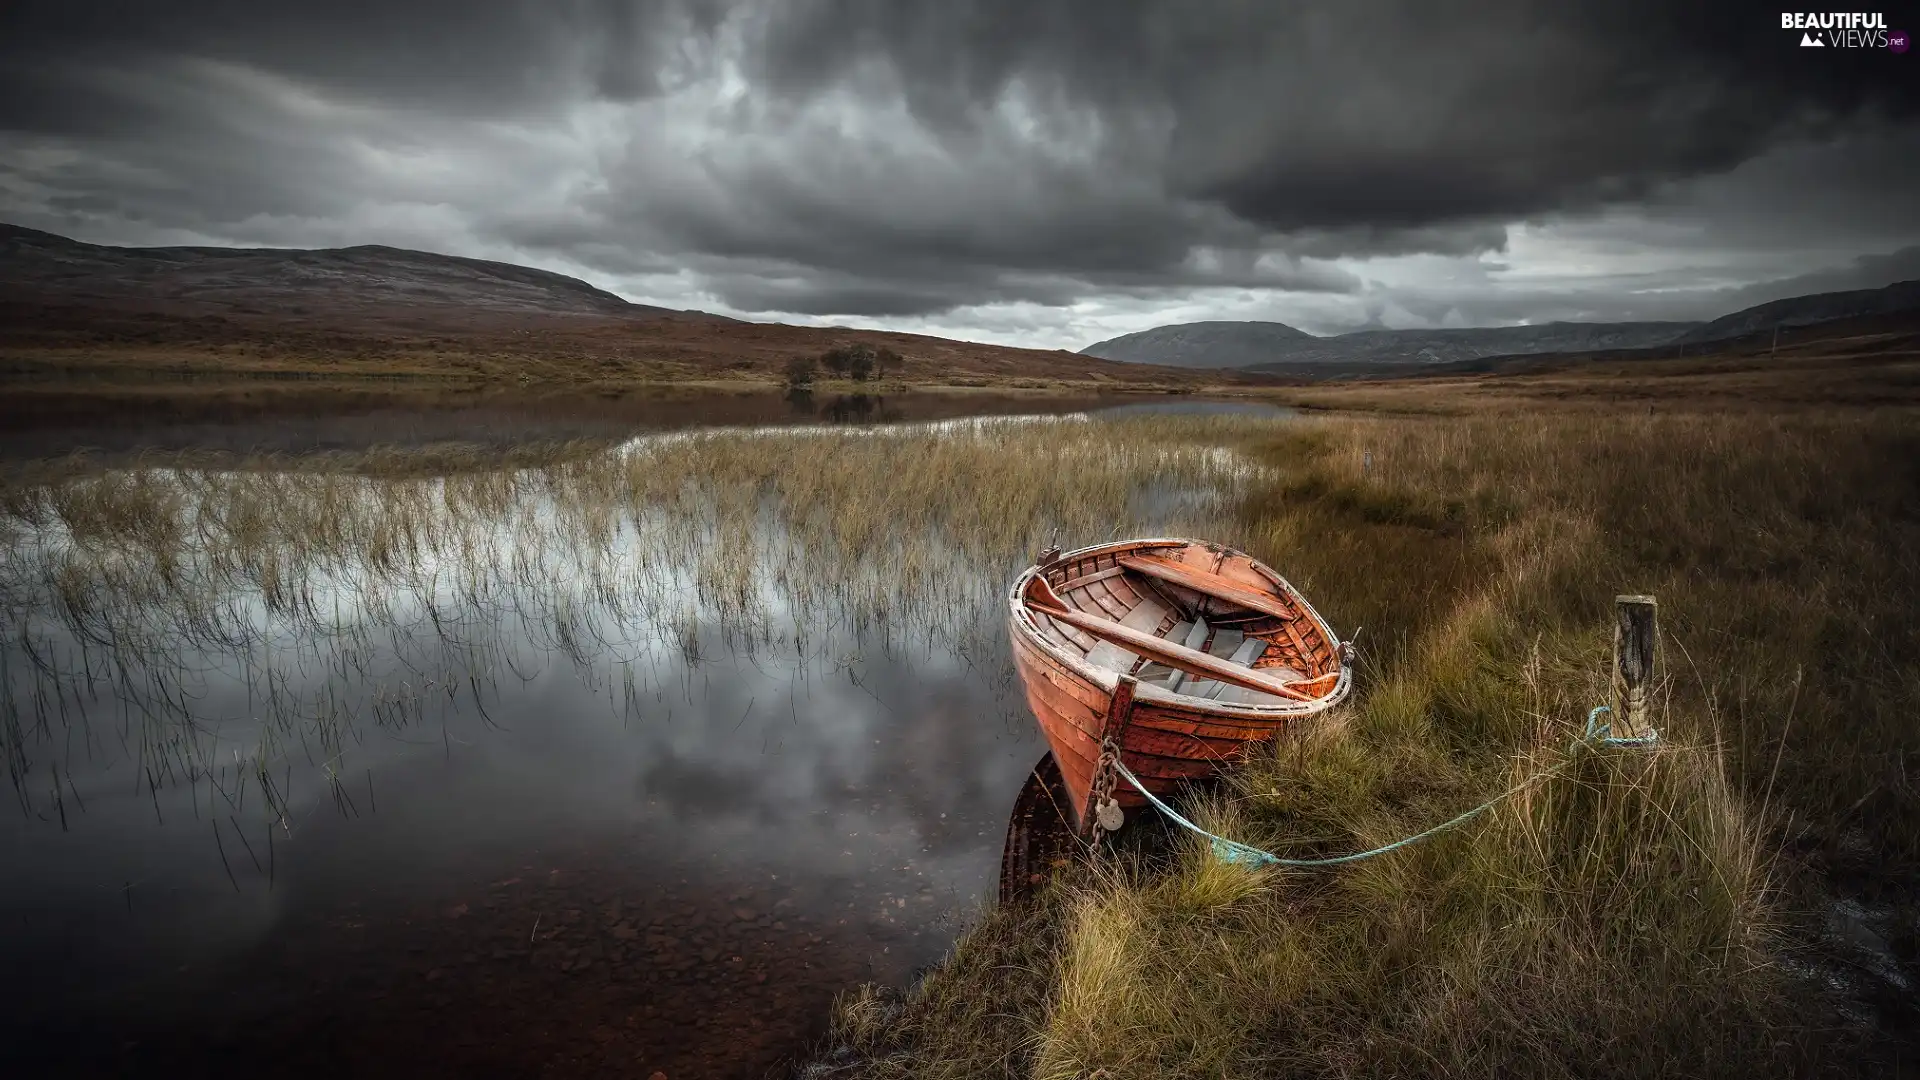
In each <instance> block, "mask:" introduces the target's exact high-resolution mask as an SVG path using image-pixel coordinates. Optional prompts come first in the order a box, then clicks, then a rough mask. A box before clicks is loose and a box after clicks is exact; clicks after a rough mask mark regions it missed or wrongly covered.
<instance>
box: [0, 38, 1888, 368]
mask: <svg viewBox="0 0 1920 1080" xmlns="http://www.w3.org/2000/svg"><path fill="white" fill-rule="evenodd" d="M1886 20H1887V22H1888V24H1889V26H1890V27H1892V28H1893V29H1896V30H1897V29H1901V28H1903V27H1904V28H1907V29H1914V28H1917V27H1920V8H1908V9H1902V10H1896V11H1888V12H1886ZM1908 24H1912V25H1908ZM1799 42H1800V34H1799V32H1797V31H1788V30H1783V29H1781V27H1780V16H1779V11H1778V8H1777V7H1769V8H1762V7H1760V6H1758V5H1755V4H1751V3H1748V4H1737V5H1736V4H1720V3H1702V2H1697V0H1684V2H1682V0H1553V2H1542V3H1521V2H1483V3H1476V4H1458V3H1441V2H1436V0H1328V2H1325V3H1291V2H1282V0H757V2H756V0H738V2H733V0H640V2H632V3H627V2H616V0H526V2H520V3H502V2H489V0H427V2H414V3H408V2H405V0H384V2H382V0H325V2H317V3H290V2H278V0H225V2H181V0H173V2H167V3H160V2H155V0H122V2H119V3H89V2H86V0H61V2H54V3H40V2H36V0H24V2H23V0H7V2H6V3H5V4H4V5H0V220H5V221H9V222H12V223H15V224H19V225H26V226H31V227H34V228H42V229H47V230H50V231H54V232H59V233H63V234H66V235H69V236H73V237H76V238H78V239H82V240H89V241H94V242H98V243H115V244H177V243H200V244H208V243H211V244H244V245H271V246H298V247H316V246H334V245H345V244H362V243H380V244H391V245H396V246H402V247H417V248H424V249H428V250H433V251H442V252H449V253H455V254H462V255H474V256H481V257H487V258H497V259H505V260H509V261H513V262H519V263H526V264H531V265H536V266H541V267H546V268H549V269H553V270H559V271H562V272H565V273H572V274H577V275H579V276H581V277H584V278H586V279H588V280H590V281H593V282H594V283H596V284H598V285H601V286H603V287H606V288H610V289H612V290H614V291H616V292H619V293H621V294H622V295H624V296H627V297H629V298H631V299H633V300H636V301H641V302H645V303H651V304H662V305H666V306H669V307H678V308H688V307H691V308H703V309H706V310H712V311H719V312H724V313H728V314H735V315H742V316H745V317H748V318H754V319H762V320H782V321H790V322H837V323H843V324H847V325H856V326H882V327H890V328H897V329H904V330H913V331H920V332H929V333H936V334H943V335H947V336H953V337H962V338H971V339H977V340H990V341H1001V342H1007V343H1011V344H1022V345H1034V346H1041V347H1067V348H1078V347H1080V346H1082V345H1085V344H1088V343H1090V342H1092V341H1095V340H1098V339H1101V338H1105V337H1110V336H1113V335H1116V334H1121V333H1127V332H1130V331H1134V330H1140V329H1145V328H1147V327H1149V326H1154V325H1158V324H1161V323H1167V322H1184V321H1191V320H1198V319H1274V320H1279V321H1283V322H1288V323H1292V324H1294V325H1296V326H1299V327H1301V328H1302V329H1306V330H1309V331H1313V332H1316V333H1329V332H1338V331H1340V330H1346V329H1357V328H1361V327H1369V326H1381V325H1385V326H1393V327H1401V326H1434V325H1492V324H1504V323H1514V322H1539V321H1546V320H1551V319H1591V320H1599V319H1605V320H1612V319H1660V318H1710V317H1713V316H1715V315H1719V314H1724V313H1725V312H1726V311H1729V310H1732V309H1734V308H1737V307H1741V306H1745V305H1746V304H1749V303H1753V302H1757V301H1759V300H1764V299H1770V298H1772V297H1773V296H1777V295H1788V294H1791V293H1795V292H1804V291H1813V290H1815V289H1825V288H1844V287H1858V286H1871V285H1881V284H1885V283H1886V282H1888V281H1892V280H1898V279H1901V278H1913V277H1920V195H1917V194H1916V192H1920V119H1917V116H1916V114H1917V113H1920V108H1917V106H1920V92H1917V91H1916V87H1920V52H1908V53H1906V54H1904V55H1900V54H1895V53H1893V52H1892V51H1891V50H1889V49H1886V48H1867V49H1846V48H1823V49H1817V50H1816V49H1805V48H1802V47H1800V44H1799Z"/></svg>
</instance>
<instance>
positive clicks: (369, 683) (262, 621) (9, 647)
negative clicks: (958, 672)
mask: <svg viewBox="0 0 1920 1080" xmlns="http://www.w3.org/2000/svg"><path fill="white" fill-rule="evenodd" d="M1225 430H1226V429H1224V428H1220V427H1219V426H1218V425H1213V424H1209V423H1207V422H1204V421H1203V422H1199V423H1195V422H1192V421H1180V422H1175V423H1171V424H1168V423H1165V422H1154V421H1143V422H1136V423H1131V424H1123V425H1109V424H1094V423H1089V422H1087V421H1086V420H1085V419H1084V418H1070V419H1066V420H1053V421H1044V422H1042V421H1011V422H1010V421H982V422H955V423H946V424H935V425H917V426H909V425H903V426H896V427H881V428H865V429H838V430H820V429H769V430H742V431H718V432H706V433H697V434H671V435H661V436H652V437H646V438H640V439H635V440H632V441H630V442H626V443H622V444H617V445H587V444H565V445H560V446H556V447H552V448H547V449H545V450H540V451H527V452H523V453H518V454H511V455H504V456H503V457H502V458H501V459H500V460H498V461H496V462H494V463H493V467H491V468H487V467H483V464H484V459H482V458H477V457H473V456H470V455H468V454H464V453H460V452H456V451H453V450H450V449H447V448H434V449H433V450H431V451H430V452H428V453H426V454H424V455H422V456H421V457H420V458H419V459H417V460H416V459H415V458H412V457H410V456H408V455H407V454H405V453H401V452H394V451H376V452H372V453H368V454H362V455H355V456H352V457H345V456H330V457H325V458H322V459H320V460H318V461H315V460H310V459H282V458H267V459H260V460H251V461H221V462H218V463H209V462H205V461H198V460H194V459H187V460H183V461H172V460H160V459H148V460H143V461H141V462H139V463H137V464H136V465H133V466H130V467H116V468H98V467H93V466H92V465H90V464H89V463H88V462H86V461H78V462H72V463H68V464H66V465H65V466H62V467H57V468H56V467H48V468H44V469H42V470H41V479H40V481H39V482H34V483H18V482H16V483H13V484H11V485H9V486H8V487H7V488H6V499H5V503H4V507H3V508H0V511H3V512H0V529H4V530H5V532H6V535H7V536H8V538H9V541H10V542H9V544H8V547H7V549H6V552H5V555H4V557H3V558H0V618H3V619H4V629H0V663H5V664H7V665H8V671H9V672H17V673H18V675H19V677H10V678H9V679H8V681H7V692H6V694H5V695H4V698H3V699H0V709H3V710H4V711H3V712H0V756H4V757H5V759H6V760H7V761H8V771H9V774H10V776H11V777H12V778H13V789H14V792H15V794H16V796H17V797H18V798H19V799H20V800H21V804H22V809H23V810H24V811H26V812H28V813H34V812H37V807H38V806H39V805H40V804H44V805H45V808H46V809H48V810H49V811H52V812H54V813H58V812H60V811H62V810H63V809H64V803H63V802H62V801H61V800H60V799H58V798H57V797H56V795H57V792H56V793H55V794H50V793H49V792H50V790H53V789H49V788H48V787H47V786H46V784H45V783H44V782H42V781H39V780H34V779H32V778H33V777H35V776H44V775H46V768H47V763H48V762H49V761H56V762H57V761H59V760H60V759H61V757H62V756H63V755H66V754H68V753H71V752H72V748H71V745H72V744H71V740H70V739H69V738H68V737H67V735H66V732H67V731H69V730H71V729H76V728H85V729H87V730H88V731H89V732H90V734H89V738H91V739H93V740H94V742H93V743H90V744H87V745H97V744H98V741H99V739H100V737H101V735H102V734H103V732H102V731H100V730H96V728H97V725H96V724H95V721H96V720H97V719H98V718H99V716H100V715H102V714H103V713H105V712H112V713H113V714H114V715H115V718H116V720H117V724H115V725H114V726H113V727H112V728H111V731H110V734H108V737H110V738H112V739H113V740H114V741H116V742H118V743H119V744H120V747H121V749H122V751H123V752H124V753H125V754H126V756H127V757H128V758H129V759H130V760H131V761H133V762H135V763H136V764H137V770H136V775H137V777H138V779H137V780H136V783H138V784H143V785H145V790H146V791H147V792H148V794H149V796H150V797H151V799H152V801H153V803H154V811H155V814H156V816H158V815H160V814H161V808H160V800H159V788H160V787H166V786H169V785H175V784H180V785H186V786H189V787H197V786H200V785H203V784H204V785H205V786H206V787H208V788H209V789H210V793H209V794H208V795H207V799H208V800H209V803H211V801H212V800H214V799H220V800H222V801H223V802H225V803H226V804H228V809H229V811H231V812H236V813H237V812H238V810H239V807H240V806H241V805H242V803H243V802H244V801H245V800H246V798H247V794H248V789H249V788H253V789H255V790H256V791H257V794H258V796H259V797H258V798H256V799H255V800H254V801H253V806H254V807H255V812H256V813H259V814H263V815H265V817H266V819H267V820H269V821H271V822H273V823H275V824H276V825H277V826H278V827H280V828H282V830H283V831H285V830H286V829H288V828H289V827H290V823H291V822H292V821H293V820H295V818H296V817H297V814H296V813H295V812H294V808H293V807H292V806H291V805H290V795H289V788H290V786H291V782H292V773H291V771H290V770H289V769H288V768H287V766H289V765H290V764H293V763H296V762H297V763H299V764H300V765H302V766H303V768H304V769H306V770H311V771H312V772H313V773H314V777H313V780H312V781H311V786H314V788H315V793H316V794H317V793H318V792H322V791H323V792H325V795H326V797H325V799H324V800H323V801H324V803H325V804H327V805H330V806H331V807H332V808H333V809H334V810H336V811H338V812H340V813H343V814H355V813H358V812H359V809H358V804H357V803H356V801H355V798H354V796H353V795H352V794H351V793H350V792H349V791H348V790H347V787H346V785H345V782H344V780H343V779H342V777H343V776H345V775H348V772H347V769H348V758H349V757H350V756H351V755H353V754H354V753H355V751H356V748H357V747H360V746H361V745H363V743H364V741H365V740H366V739H367V738H369V737H412V736H411V735H410V734H409V733H418V732H431V733H433V735H435V736H437V737H438V738H439V739H440V741H442V742H443V743H444V744H445V746H446V749H447V750H448V752H451V749H452V743H453V741H454V737H453V734H452V733H451V730H450V728H449V719H450V718H451V717H454V716H455V715H460V716H464V717H468V718H473V719H477V720H478V722H480V723H481V724H483V725H491V724H493V723H494V720H493V717H492V715H491V714H490V712H489V704H488V703H489V701H490V699H495V698H497V697H498V694H499V680H500V678H502V677H503V676H507V677H512V678H517V679H519V680H521V681H522V682H525V681H528V680H529V679H531V678H533V677H536V676H537V675H538V673H540V672H543V671H545V670H547V669H548V668H549V667H551V666H552V665H553V664H555V663H558V664H560V665H563V666H564V667H565V668H567V669H570V670H571V672H572V674H573V677H574V678H576V679H577V680H579V682H580V683H581V684H582V685H583V686H585V687H587V688H588V689H589V690H591V691H593V692H594V693H597V694H604V695H605V696H606V697H607V699H608V704H609V708H610V709H612V710H613V711H614V712H615V713H616V714H620V715H624V716H625V717H627V718H629V719H630V718H631V717H632V716H634V715H635V714H636V713H637V712H638V711H639V709H640V708H641V705H640V703H641V702H642V701H643V700H645V699H646V698H648V697H650V696H651V697H653V698H655V699H659V698H660V697H662V694H663V687H662V686H661V685H660V683H661V682H662V681H663V680H665V679H668V678H672V676H670V675H666V674H663V673H664V672H666V671H668V670H670V669H673V668H678V669H679V670H681V671H683V672H686V673H693V672H696V671H698V670H699V669H700V668H702V667H703V666H704V665H706V664H707V663H709V662H710V660H711V659H712V657H713V656H714V655H716V653H719V652H728V653H731V654H734V655H736V656H739V657H743V658H744V659H745V660H746V661H748V662H752V663H755V664H759V663H762V662H763V661H766V660H768V659H769V658H773V657H790V658H791V660H790V661H785V662H790V663H791V664H792V665H793V666H794V667H795V668H797V669H802V668H805V667H806V665H808V664H810V663H816V662H818V657H817V656H816V655H815V653H817V651H818V650H820V649H822V648H825V647H827V645H828V643H829V642H831V641H833V640H835V639H836V637H842V638H844V637H845V636H846V635H855V636H861V635H872V636H874V637H875V638H876V639H877V641H878V643H879V647H880V648H881V649H882V650H883V651H884V650H892V649H894V648H896V647H908V646H910V645H913V644H915V643H917V646H918V647H919V648H921V649H931V648H936V647H937V648H941V649H946V648H953V647H957V648H961V649H965V650H970V654H971V655H974V656H979V657H983V658H986V657H994V656H997V655H999V654H998V653H997V652H996V650H997V649H1001V648H1003V647H1004V646H1003V644H1002V643H1001V642H1000V635H999V619H1000V616H999V611H998V594H999V592H1000V589H1001V588H1002V587H1003V584H1004V582H1005V581H1006V580H1007V579H1008V577H1009V576H1010V575H1011V573H1012V572H1013V571H1014V570H1015V569H1016V568H1017V567H1018V566H1019V565H1021V564H1022V563H1023V562H1024V561H1025V560H1026V558H1027V557H1028V555H1029V554H1030V553H1031V551H1032V550H1034V549H1036V548H1037V547H1038V546H1040V544H1041V542H1042V540H1043V538H1044V537H1046V536H1048V535H1053V534H1055V533H1059V534H1061V535H1066V536H1079V537H1085V538H1087V539H1089V540H1091V539H1097V538H1100V537H1103V536H1106V535H1109V534H1111V533H1112V532H1113V531H1115V530H1116V529H1129V530H1153V529H1161V528H1167V527H1174V526H1179V525H1180V524H1181V523H1180V522H1179V521H1178V520H1177V519H1178V518H1179V516H1180V515H1178V514H1169V513H1166V512H1163V511H1162V512H1155V513H1135V512H1134V509H1133V508H1135V507H1136V504H1141V505H1144V503H1143V500H1142V499H1141V498H1140V496H1141V495H1142V494H1143V493H1152V492H1166V491H1173V492H1177V493H1179V494H1180V495H1181V500H1180V501H1179V506H1180V507H1181V509H1182V511H1183V512H1184V513H1185V516H1186V518H1187V521H1186V523H1185V525H1184V526H1183V527H1185V528H1187V529H1188V530H1189V531H1202V532H1204V531H1207V526H1206V524H1205V520H1204V519H1205V517H1206V516H1207V515H1208V514H1209V513H1217V512H1218V511H1219V510H1220V509H1221V508H1222V507H1225V506H1227V505H1229V504H1230V502H1231V501H1232V500H1233V499H1235V498H1237V497H1238V496H1239V494H1240V493H1241V492H1242V491H1243V490H1244V488H1245V485H1246V484H1247V483H1248V482H1249V480H1250V478H1251V477H1252V475H1253V473H1252V472H1251V471H1250V470H1248V469H1247V468H1246V466H1245V465H1244V463H1242V462H1240V461H1238V460H1237V459H1235V458H1233V457H1232V456H1231V455H1224V456H1223V455H1222V453H1220V451H1219V446H1220V444H1221V443H1222V441H1223V439H1222V432H1223V431H1225ZM1163 501H1164V500H1163ZM663 665H664V666H663ZM989 666H990V667H991V668H993V669H994V670H997V669H998V668H999V667H1002V666H1004V665H1003V664H998V663H990V664H989ZM993 685H994V686H995V687H996V690H997V692H999V693H1001V694H1011V693H1012V692H1013V687H1012V684H1011V682H1010V680H1007V679H1004V678H1001V679H998V680H997V681H994V683H993ZM219 686H230V687H237V688H240V689H241V690H242V691H243V693H244V701H245V703H246V704H245V708H244V710H243V711H242V712H240V713H238V714H232V715H210V714H208V713H207V712H206V711H205V709H203V708H202V707H201V705H200V704H199V702H201V701H202V700H203V699H204V698H206V696H207V694H208V691H209V688H213V687H219ZM436 728H437V729H438V730H437V731H436V730H435V729H436ZM193 800H194V801H193V806H194V808H195V809H194V812H195V813H196V814H197V813H198V807H199V795H198V794H195V795H194V796H193ZM367 801H368V804H369V808H370V807H371V800H370V799H369V800H367ZM223 862H224V860H223Z"/></svg>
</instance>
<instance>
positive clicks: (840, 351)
mask: <svg viewBox="0 0 1920 1080" xmlns="http://www.w3.org/2000/svg"><path fill="white" fill-rule="evenodd" d="M849 359H851V358H850V357H849V356H848V355H847V348H846V346H844V345H839V346H835V347H834V348H831V349H828V350H827V351H826V352H823V353H821V354H820V363H821V364H823V365H824V366H825V367H826V369H827V370H828V371H831V372H833V373H834V374H835V375H845V374H846V373H847V361H848V360H849Z"/></svg>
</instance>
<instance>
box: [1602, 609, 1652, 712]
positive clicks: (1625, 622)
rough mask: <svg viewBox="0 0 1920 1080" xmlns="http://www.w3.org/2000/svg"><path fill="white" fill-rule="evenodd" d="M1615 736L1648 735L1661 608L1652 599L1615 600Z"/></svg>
mask: <svg viewBox="0 0 1920 1080" xmlns="http://www.w3.org/2000/svg"><path fill="white" fill-rule="evenodd" d="M1613 607H1614V615H1615V618H1614V624H1613V734H1614V735H1615V736H1617V737H1619V738H1628V739H1630V738H1637V737H1638V736H1641V735H1644V734H1646V733H1647V732H1648V731H1649V730H1650V729H1651V725H1650V724H1649V723H1648V722H1647V705H1648V699H1649V698H1650V697H1651V696H1652V694H1653V661H1654V654H1655V651H1656V650H1655V646H1656V645H1657V644H1658V643H1659V640H1660V609H1659V605H1658V604H1657V603H1655V601H1654V599H1653V597H1651V596H1616V597H1614V598H1613Z"/></svg>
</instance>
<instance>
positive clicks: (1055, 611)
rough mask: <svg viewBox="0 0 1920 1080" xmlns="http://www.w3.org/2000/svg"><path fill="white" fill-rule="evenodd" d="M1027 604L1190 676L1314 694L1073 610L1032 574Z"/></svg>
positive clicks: (1304, 697)
mask: <svg viewBox="0 0 1920 1080" xmlns="http://www.w3.org/2000/svg"><path fill="white" fill-rule="evenodd" d="M1026 600H1027V606H1028V607H1031V608H1033V609H1034V610H1035V611H1038V612H1040V613H1042V614H1044V615H1046V616H1048V617H1049V618H1054V619H1058V620H1060V621H1061V622H1063V623H1066V624H1067V625H1068V626H1077V627H1079V628H1080V629H1082V630H1085V631H1086V632H1087V633H1089V634H1092V635H1094V636H1095V637H1100V638H1105V639H1106V640H1108V641H1111V642H1113V643H1114V644H1116V645H1125V646H1126V647H1127V648H1129V649H1132V650H1133V651H1134V652H1137V653H1140V654H1142V655H1145V656H1150V657H1152V658H1153V659H1155V660H1158V661H1160V662H1161V663H1163V664H1165V665H1167V666H1168V667H1170V668H1178V669H1179V670H1181V671H1184V672H1187V673H1188V674H1190V675H1204V676H1206V677H1207V678H1209V679H1218V680H1220V681H1221V682H1225V683H1232V684H1233V685H1235V686H1244V687H1246V688H1247V689H1249V690H1258V691H1260V692H1261V693H1263V694H1274V695H1277V696H1279V697H1284V698H1291V699H1293V700H1294V701H1312V700H1313V698H1314V695H1312V694H1306V693H1302V692H1301V691H1299V690H1296V689H1294V686H1293V684H1292V683H1290V682H1287V681H1284V680H1281V679H1276V678H1274V677H1273V676H1271V675H1268V674H1266V673H1264V672H1260V671H1256V670H1254V669H1253V668H1247V667H1241V666H1240V665H1238V664H1235V663H1231V662H1229V661H1226V660H1222V659H1220V658H1219V657H1217V656H1214V655H1212V654H1210V653H1203V652H1201V651H1200V650H1198V649H1189V648H1187V647H1186V646H1185V645H1177V644H1175V643H1173V642H1171V641H1168V640H1166V639H1164V638H1157V637H1154V636H1153V635H1152V634H1143V633H1141V632H1140V631H1138V630H1135V629H1134V628H1133V627H1131V626H1123V625H1121V624H1120V623H1117V622H1114V621H1113V620H1112V619H1103V618H1101V617H1099V616H1098V615H1089V614H1087V613H1086V612H1084V611H1075V610H1073V609H1072V608H1070V607H1068V606H1067V605H1066V603H1065V602H1064V601H1062V600H1061V599H1060V597H1059V594H1057V593H1055V592H1054V591H1053V586H1052V585H1050V584H1048V583H1047V579H1046V578H1044V577H1041V576H1040V575H1038V574H1035V575H1034V577H1033V582H1032V584H1031V585H1030V586H1029V587H1028V589H1027V597H1026Z"/></svg>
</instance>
